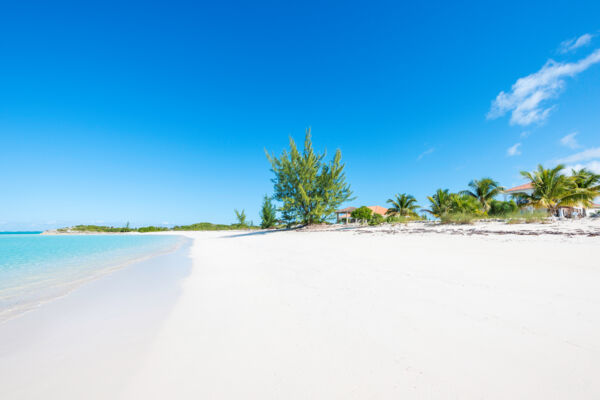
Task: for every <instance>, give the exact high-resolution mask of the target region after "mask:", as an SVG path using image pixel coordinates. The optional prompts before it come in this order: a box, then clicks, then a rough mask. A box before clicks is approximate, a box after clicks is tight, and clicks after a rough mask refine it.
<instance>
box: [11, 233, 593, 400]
mask: <svg viewBox="0 0 600 400" xmlns="http://www.w3.org/2000/svg"><path fill="white" fill-rule="evenodd" d="M373 231H375V233H373V232H372V231H371V232H369V233H367V234H364V233H357V232H356V231H346V232H276V233H264V234H260V233H258V234H250V235H247V234H240V233H223V232H213V233H188V234H187V235H189V236H190V237H193V238H194V239H195V241H194V245H193V247H192V249H191V255H192V257H193V262H194V267H193V269H192V272H191V274H190V275H189V276H188V277H187V278H186V279H185V280H184V281H183V283H182V291H181V295H180V296H179V298H178V300H177V302H176V303H175V305H174V306H173V307H172V309H171V311H170V312H169V313H168V314H166V315H167V316H166V317H164V319H163V321H162V323H161V325H160V327H159V328H158V331H157V333H156V335H154V334H153V335H152V338H153V339H152V341H151V343H150V344H148V345H147V346H145V347H144V354H143V355H142V356H140V355H139V354H138V355H137V356H136V357H137V358H136V360H137V361H136V362H135V363H134V362H131V358H132V356H131V355H130V354H128V352H124V351H123V348H122V346H121V347H115V348H114V349H113V350H111V349H110V346H106V345H103V346H98V343H96V342H90V343H88V346H87V347H86V346H84V344H85V339H82V341H81V343H79V345H80V346H84V347H85V348H86V351H87V352H88V355H87V356H86V357H82V358H81V361H80V365H79V369H77V368H75V365H74V364H73V362H72V363H71V364H70V365H69V369H68V371H69V373H68V374H66V373H64V374H59V373H54V374H52V375H50V376H51V378H52V379H53V383H54V384H53V385H51V386H49V387H50V388H51V390H47V391H45V392H44V393H45V395H44V397H43V398H46V399H70V398H73V399H81V398H92V397H94V396H92V394H97V393H102V396H96V397H99V398H111V399H112V398H123V399H235V400H237V399H261V400H263V399H544V400H547V399H598V398H600V380H599V379H598V376H599V375H600V340H599V339H598V338H600V262H599V261H598V251H599V249H600V238H599V237H585V236H578V237H570V238H569V237H563V236H516V235H489V236H485V235H473V236H462V235H451V234H440V233H428V234H415V233H413V234H406V233H396V234H382V233H381V232H377V231H380V229H379V230H377V229H375V230H373ZM84 289H85V288H82V289H81V291H82V292H83V290H84ZM83 311H85V310H83ZM36 312H38V313H39V314H40V315H44V310H43V308H40V309H39V310H36ZM32 314H33V313H32ZM73 315H74V316H73V318H71V320H70V321H69V324H68V325H67V326H66V327H65V329H76V328H77V326H78V323H79V322H78V320H77V318H79V317H76V316H75V315H76V314H73ZM77 315H78V314H77ZM65 318H67V317H65ZM108 323H111V321H109V322H108ZM117 326H118V325H117ZM124 326H125V327H127V325H126V324H125V325H124ZM1 332H2V326H0V337H1V336H2V335H1ZM23 340H24V341H25V343H26V340H27V339H26V338H25V339H23ZM19 345H20V346H23V342H20V344H19ZM42 348H43V345H42V344H38V347H36V351H30V352H28V353H25V355H24V356H22V357H25V356H26V357H28V358H27V359H25V360H23V359H17V358H18V357H17V356H14V357H13V358H11V362H15V363H19V362H20V363H23V362H29V363H31V365H36V364H37V363H44V362H45V363H48V359H47V358H46V357H47V355H46V354H47V351H42V350H40V349H42ZM5 362H6V358H2V356H1V355H0V367H1V366H2V363H5ZM92 364H94V365H103V366H105V367H103V369H102V371H103V372H102V373H103V375H102V376H99V377H98V378H97V381H96V382H95V384H90V379H89V377H88V375H90V373H91V371H95V370H94V369H93V367H92ZM123 366H127V368H128V370H127V373H126V374H125V376H126V378H121V381H120V383H119V385H113V386H110V387H109V388H108V389H110V390H112V393H110V395H109V392H110V390H108V389H107V388H106V387H103V382H104V381H111V380H115V379H117V378H118V376H120V377H123V376H124V375H123V374H124V372H123V368H124V367H123ZM4 367H6V368H5V371H6V370H9V369H10V366H7V365H4ZM54 367H55V368H56V369H58V370H62V369H63V364H62V363H61V362H60V360H59V361H58V362H56V361H55V365H54ZM44 378H46V379H45V380H44ZM48 379H49V378H48V377H39V380H35V381H34V382H32V385H33V386H35V385H39V382H47V381H48ZM61 379H62V381H60V380H61ZM1 380H2V377H0V381H1ZM57 380H58V381H57ZM117 380H118V379H117ZM60 385H64V387H65V388H66V387H71V388H75V389H77V390H75V389H72V390H62V391H61V389H60ZM86 390H87V391H88V393H89V394H90V396H87V397H81V395H80V394H81V392H82V391H83V392H85V391H86ZM38 392H42V390H38ZM23 393H25V391H24V392H23ZM27 393H29V392H27ZM73 393H76V394H79V397H77V396H76V395H73ZM0 398H2V399H5V398H7V399H9V398H10V399H11V400H12V399H13V398H16V397H6V396H4V395H3V387H2V385H0ZM18 398H42V397H35V396H29V397H28V396H26V395H23V396H22V397H18Z"/></svg>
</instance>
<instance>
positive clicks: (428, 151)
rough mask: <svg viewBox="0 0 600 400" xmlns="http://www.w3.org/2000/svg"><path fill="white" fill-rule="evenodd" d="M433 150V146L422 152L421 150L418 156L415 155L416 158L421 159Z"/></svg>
mask: <svg viewBox="0 0 600 400" xmlns="http://www.w3.org/2000/svg"><path fill="white" fill-rule="evenodd" d="M434 151H435V148H433V147H432V148H430V149H427V150H425V151H424V152H422V153H421V154H419V157H417V160H420V159H422V158H423V157H425V156H426V155H428V154H431V153H433V152H434Z"/></svg>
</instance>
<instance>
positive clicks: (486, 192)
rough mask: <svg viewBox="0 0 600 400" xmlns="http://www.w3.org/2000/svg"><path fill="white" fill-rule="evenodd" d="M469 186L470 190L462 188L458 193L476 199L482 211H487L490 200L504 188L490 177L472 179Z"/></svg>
mask: <svg viewBox="0 0 600 400" xmlns="http://www.w3.org/2000/svg"><path fill="white" fill-rule="evenodd" d="M469 187H470V188H471V190H463V191H462V192H460V194H462V195H466V196H471V197H473V198H475V199H477V201H479V203H480V204H481V208H482V209H483V211H484V212H488V210H489V209H490V202H491V201H492V200H493V199H494V197H496V196H497V195H498V194H499V193H500V192H502V191H503V190H504V188H503V187H502V186H500V185H499V184H498V182H496V181H495V180H493V179H491V178H482V179H479V180H477V179H473V180H472V181H471V182H470V183H469Z"/></svg>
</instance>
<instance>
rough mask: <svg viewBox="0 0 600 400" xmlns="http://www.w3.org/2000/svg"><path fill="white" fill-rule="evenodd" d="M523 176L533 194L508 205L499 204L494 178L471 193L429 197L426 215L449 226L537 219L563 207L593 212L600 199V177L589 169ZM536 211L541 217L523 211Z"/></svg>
mask: <svg viewBox="0 0 600 400" xmlns="http://www.w3.org/2000/svg"><path fill="white" fill-rule="evenodd" d="M521 175H522V176H523V177H524V178H525V179H526V180H527V181H528V183H529V184H530V185H531V189H532V190H531V193H530V194H528V193H516V194H514V195H512V196H511V197H512V199H511V200H508V201H499V200H496V199H495V198H496V196H498V195H499V194H500V193H502V192H503V191H504V188H503V187H501V186H500V185H499V184H498V182H496V181H494V180H493V179H490V178H483V179H480V180H473V181H471V183H469V190H465V191H461V192H459V193H450V192H449V190H448V189H445V190H443V189H438V190H437V191H436V193H435V194H434V195H433V196H430V197H428V198H427V199H428V201H429V208H428V209H425V210H423V211H425V212H427V213H428V214H431V215H432V216H434V217H436V218H439V219H440V220H442V221H447V222H469V221H472V220H474V219H478V218H483V217H488V216H489V217H502V218H511V217H515V218H533V219H535V218H537V219H543V218H545V217H548V216H553V215H557V213H558V210H559V208H561V207H585V208H590V207H591V205H592V202H593V201H594V198H596V197H598V196H600V175H598V174H596V173H594V172H592V171H589V170H587V169H585V168H583V169H579V170H571V171H570V173H569V172H567V171H565V166H564V165H557V166H556V167H554V168H544V167H543V166H542V165H538V168H537V170H536V171H533V172H528V171H522V172H521ZM523 208H532V209H534V210H539V211H538V212H537V213H535V212H534V213H529V214H523V213H521V209H523Z"/></svg>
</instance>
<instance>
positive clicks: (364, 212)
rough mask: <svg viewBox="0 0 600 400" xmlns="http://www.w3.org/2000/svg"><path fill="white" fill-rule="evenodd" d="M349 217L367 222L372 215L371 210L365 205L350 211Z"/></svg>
mask: <svg viewBox="0 0 600 400" xmlns="http://www.w3.org/2000/svg"><path fill="white" fill-rule="evenodd" d="M350 217H351V218H353V219H355V220H357V221H360V222H369V221H370V220H371V217H373V210H371V209H370V208H369V207H367V206H361V207H358V208H357V209H356V210H354V211H352V212H351V213H350Z"/></svg>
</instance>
